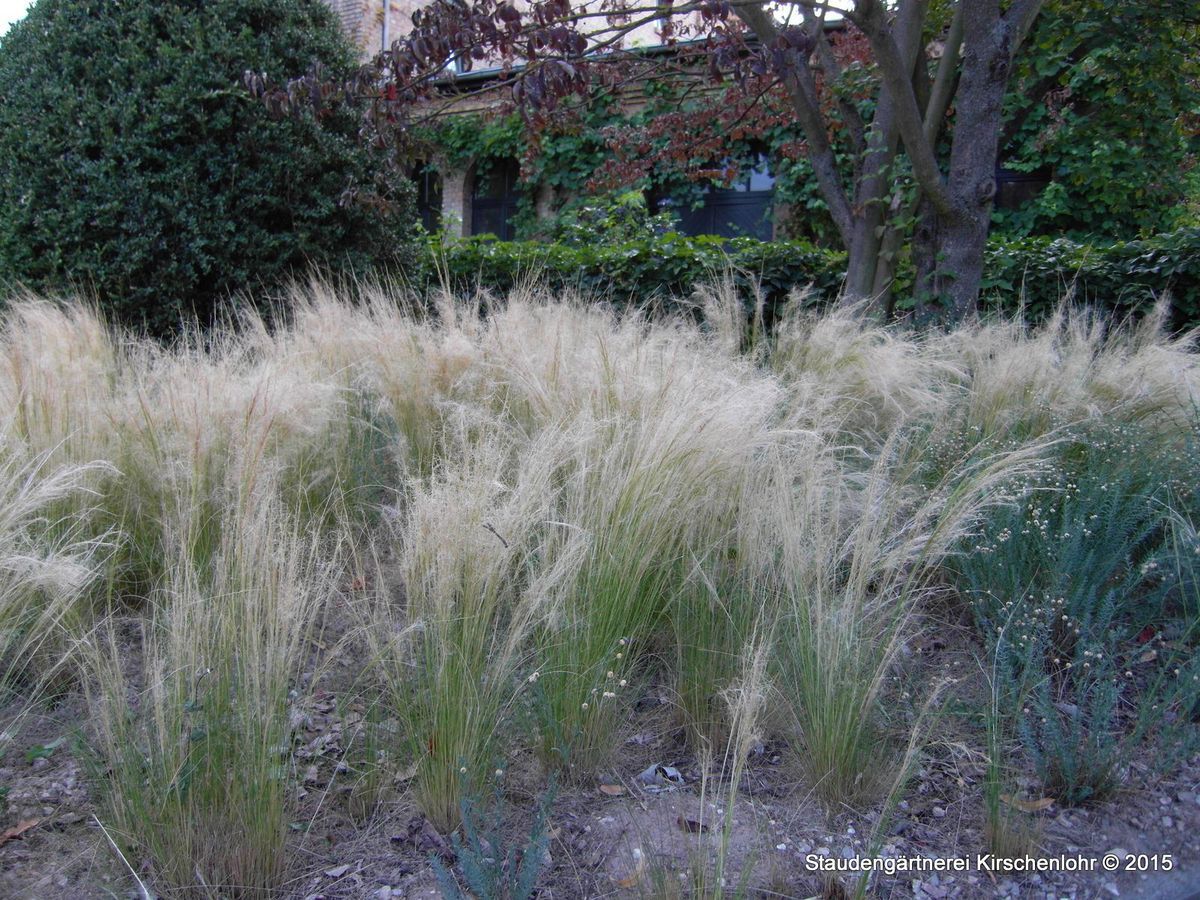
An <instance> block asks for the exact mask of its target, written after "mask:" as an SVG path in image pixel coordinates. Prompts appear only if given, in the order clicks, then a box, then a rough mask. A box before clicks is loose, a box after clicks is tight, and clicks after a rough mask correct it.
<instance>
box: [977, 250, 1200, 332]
mask: <svg viewBox="0 0 1200 900" xmlns="http://www.w3.org/2000/svg"><path fill="white" fill-rule="evenodd" d="M1068 289H1069V290H1071V291H1073V294H1074V298H1075V300H1076V301H1077V302H1080V303H1089V304H1093V305H1096V306H1099V307H1101V308H1105V309H1108V310H1110V311H1112V312H1113V313H1116V314H1118V315H1125V314H1128V313H1130V312H1132V311H1133V310H1134V309H1137V308H1144V307H1145V306H1147V305H1148V304H1151V303H1153V302H1154V300H1155V299H1156V298H1157V297H1158V296H1159V295H1161V294H1162V293H1164V292H1166V293H1169V294H1170V297H1171V306H1172V309H1173V311H1174V324H1175V325H1176V327H1179V328H1184V327H1193V326H1196V325H1200V228H1181V229H1179V230H1178V231H1173V232H1170V233H1168V234H1158V235H1154V236H1153V237H1149V238H1146V239H1145V240H1137V241H1121V242H1117V243H1114V244H1109V245H1097V246H1091V245H1088V244H1079V243H1075V242H1074V241H1070V240H1067V239H1066V238H1058V239H1050V238H1019V239H1015V240H1009V239H1004V238H999V237H993V238H992V239H991V241H989V243H988V249H987V256H986V262H985V264H984V278H983V289H982V297H983V305H984V306H987V305H989V300H990V301H991V302H992V303H993V304H995V303H998V305H999V306H1001V307H1002V308H1005V309H1013V308H1015V306H1016V304H1017V303H1018V302H1020V300H1021V299H1023V300H1024V304H1025V309H1026V315H1027V316H1028V317H1029V318H1031V319H1039V318H1042V317H1044V316H1045V315H1046V314H1048V313H1049V312H1051V311H1052V310H1053V309H1054V307H1055V306H1056V305H1057V304H1058V302H1059V300H1060V299H1062V297H1063V295H1064V294H1065V293H1066V292H1067V291H1068Z"/></svg>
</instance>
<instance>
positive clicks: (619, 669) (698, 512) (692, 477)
mask: <svg viewBox="0 0 1200 900" xmlns="http://www.w3.org/2000/svg"><path fill="white" fill-rule="evenodd" d="M707 352H708V351H707V350H706V349H703V348H701V349H700V350H697V351H694V352H693V353H692V359H688V358H687V355H685V353H684V352H683V351H681V350H679V349H677V350H676V356H677V357H682V360H681V361H682V362H683V365H682V366H676V365H671V366H670V368H664V367H663V363H662V362H661V361H659V362H657V363H654V362H650V361H642V360H640V359H639V358H638V357H637V356H635V357H634V358H633V368H634V373H633V377H632V378H626V377H625V373H624V371H623V368H622V367H621V365H619V364H618V363H617V362H616V359H615V358H614V360H613V361H612V364H611V365H609V366H608V367H607V373H606V375H605V376H604V381H603V382H602V385H603V387H602V388H601V390H602V391H603V392H602V393H599V394H598V396H596V395H594V398H593V401H592V403H593V405H594V411H586V412H581V413H580V414H578V415H577V416H576V417H575V418H574V419H573V420H572V421H571V423H570V425H569V427H568V428H567V429H566V430H565V431H564V439H565V443H564V448H563V451H562V456H561V458H560V465H561V469H560V477H561V481H560V484H561V487H560V489H559V491H558V494H557V496H556V508H555V512H554V517H555V519H556V521H558V522H560V523H563V525H562V526H560V533H561V539H560V540H559V541H557V542H556V543H555V544H553V545H552V546H551V547H550V548H549V551H548V555H547V559H551V560H552V559H553V558H554V556H555V555H556V554H557V553H559V552H567V553H570V554H575V553H579V552H582V553H583V556H584V559H583V561H582V563H581V565H580V566H579V568H578V571H577V572H576V573H575V574H574V576H573V577H572V578H571V579H570V583H569V586H567V588H566V590H564V591H563V592H562V593H561V595H560V596H561V602H560V603H558V604H556V605H554V606H553V607H552V608H551V610H550V614H549V615H548V616H547V617H546V619H545V621H544V622H543V625H542V628H541V629H540V633H539V647H540V669H541V672H542V679H541V690H542V695H543V698H544V700H545V703H546V707H545V710H544V712H545V714H546V716H545V726H546V727H545V732H544V735H543V752H544V754H545V755H546V757H547V758H548V759H550V760H552V761H554V762H555V763H556V764H559V765H563V764H565V765H567V766H568V767H574V768H575V771H576V774H577V775H578V774H582V773H583V772H585V771H587V770H589V769H591V768H592V767H593V766H594V765H596V764H597V763H598V762H599V761H601V760H602V759H603V758H604V757H605V756H606V755H607V753H608V752H609V751H610V750H611V747H612V744H613V741H614V738H615V732H616V729H617V727H618V725H619V723H620V721H621V719H622V715H623V713H622V707H623V702H624V701H623V698H622V694H623V693H628V692H627V691H623V689H624V687H625V684H623V682H626V683H627V682H628V681H629V678H630V675H631V672H632V665H633V663H634V662H635V660H636V659H637V657H638V654H639V653H640V652H641V651H643V650H644V649H645V648H646V646H647V645H648V642H649V641H651V640H652V639H654V637H655V635H656V633H657V632H658V630H659V629H660V628H661V626H662V624H663V616H664V614H665V613H666V611H667V608H668V606H669V604H670V598H671V597H672V596H673V595H674V594H675V593H676V592H677V591H679V590H681V589H682V588H683V586H684V584H685V583H686V582H687V580H688V579H689V575H690V572H691V570H692V567H693V560H694V559H696V558H705V557H707V556H708V555H709V553H710V551H711V550H712V549H713V547H714V546H715V545H716V544H717V543H718V542H719V541H720V539H721V538H722V537H723V536H724V535H725V533H726V532H727V531H728V528H729V525H728V523H729V522H731V521H732V520H733V517H734V515H735V513H736V510H737V506H738V501H739V495H740V491H741V488H742V484H743V477H744V472H745V470H746V469H747V468H748V467H751V466H753V465H754V462H755V459H756V455H757V453H758V451H759V450H760V449H761V448H762V446H763V445H764V444H765V443H766V442H767V441H768V440H769V439H770V422H771V416H772V414H773V411H774V408H775V404H776V399H777V388H776V386H775V385H774V384H772V383H771V382H770V381H768V380H765V379H758V378H749V377H746V378H731V377H729V376H716V377H714V374H713V373H712V369H711V368H710V369H709V374H708V375H707V377H705V376H703V375H701V373H700V372H699V371H695V369H696V368H698V367H695V361H698V360H700V359H704V358H706V356H705V355H703V354H705V353H707ZM707 358H709V359H711V357H707ZM660 359H661V358H660ZM671 362H672V363H674V362H675V360H674V359H672V360H671ZM689 364H690V365H689ZM639 369H640V371H639ZM655 369H657V371H655ZM693 371H695V374H696V376H697V377H695V378H691V377H689V376H691V375H692V374H693ZM651 372H653V373H654V374H655V376H656V377H655V379H654V380H653V381H650V380H649V379H648V378H647V376H648V375H649V374H650V373H651ZM635 379H636V381H635ZM631 381H632V382H634V383H632V384H631V383H630V382H631ZM646 382H648V383H646ZM580 544H582V545H583V546H584V548H585V549H583V550H582V551H580V549H579V545H580Z"/></svg>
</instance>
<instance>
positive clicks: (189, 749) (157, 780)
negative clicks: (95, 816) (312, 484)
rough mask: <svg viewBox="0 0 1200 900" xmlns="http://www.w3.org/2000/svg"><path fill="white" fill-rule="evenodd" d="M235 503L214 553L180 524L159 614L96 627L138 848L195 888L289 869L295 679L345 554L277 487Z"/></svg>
mask: <svg viewBox="0 0 1200 900" xmlns="http://www.w3.org/2000/svg"><path fill="white" fill-rule="evenodd" d="M264 487H265V486H264ZM222 512H223V518H222V521H221V528H220V536H219V538H218V540H217V541H216V543H215V545H214V547H213V553H212V555H211V556H210V557H209V558H208V559H207V560H205V562H204V564H203V565H198V564H197V562H196V559H195V557H194V556H193V555H192V554H190V553H188V552H187V550H186V548H187V547H189V546H191V545H192V544H193V541H192V540H191V539H190V537H189V536H188V535H187V534H182V535H179V536H178V540H176V541H175V542H173V543H174V546H175V547H177V548H179V549H178V550H177V555H176V556H175V558H174V559H173V560H172V561H171V562H170V563H169V565H168V566H167V568H166V571H165V575H164V578H163V580H162V582H161V583H160V585H159V587H158V589H157V590H156V591H155V592H154V594H153V595H152V597H151V598H150V604H151V605H150V609H149V611H148V615H147V616H146V617H145V618H144V619H143V620H142V621H140V622H136V621H129V620H125V619H122V618H118V617H113V618H111V619H109V620H107V621H106V622H105V623H104V625H103V627H102V628H101V629H100V630H99V631H97V632H96V633H94V634H93V635H91V636H90V637H89V638H88V640H87V644H86V647H85V651H84V652H85V654H86V657H87V662H88V668H89V677H88V678H87V679H86V680H85V682H84V684H85V686H86V689H87V691H88V694H89V700H90V706H91V708H92V709H93V710H94V711H95V721H94V725H95V728H96V732H97V733H96V738H95V746H94V749H95V756H96V759H95V762H96V765H97V766H98V767H99V768H100V769H101V770H102V771H103V772H104V773H105V774H104V777H103V778H101V779H100V780H99V782H98V783H99V785H100V786H101V792H102V799H103V805H102V812H101V816H102V817H103V820H104V822H105V824H106V826H107V827H108V828H109V831H110V832H111V833H112V834H113V835H114V836H115V837H116V839H117V840H118V842H119V843H120V844H121V846H122V848H123V850H124V852H125V853H126V855H127V856H128V857H129V858H132V859H146V860H149V863H150V867H151V869H152V872H153V875H154V878H155V881H156V882H158V883H161V884H162V885H163V886H164V887H166V888H169V889H171V890H173V891H175V892H178V893H179V894H182V895H191V896H200V897H226V896H243V897H253V896H267V895H269V894H270V893H271V892H273V891H277V890H278V889H279V888H280V886H281V884H282V883H283V879H284V877H285V874H286V871H287V860H286V857H285V854H284V844H285V839H286V836H287V825H288V822H289V821H291V818H290V811H291V804H292V802H293V797H294V791H293V785H294V778H293V775H294V773H293V771H292V766H291V763H290V760H289V752H290V750H291V726H290V717H289V691H290V690H291V689H292V688H293V687H294V686H295V685H296V684H298V681H299V675H300V671H299V667H300V665H301V664H302V657H303V650H304V648H305V643H306V640H307V638H308V634H309V629H310V627H311V625H312V623H313V621H314V618H315V616H316V614H317V612H318V610H319V608H320V607H321V605H322V604H323V603H324V602H325V601H326V600H327V598H328V596H329V594H330V592H331V589H332V581H331V568H330V566H329V565H328V564H327V563H324V562H322V561H321V559H322V556H324V555H325V553H324V552H323V551H322V549H321V547H320V544H319V542H318V541H317V540H315V539H313V538H311V537H308V536H306V535H305V534H304V532H303V531H301V530H299V529H298V528H297V526H296V525H295V524H293V523H291V522H289V521H288V520H287V518H286V516H285V515H284V513H283V510H282V509H281V508H280V506H279V504H278V503H277V502H272V501H271V499H270V495H269V494H268V495H267V496H262V495H247V496H245V497H243V498H240V502H239V503H237V504H235V505H232V506H231V507H227V508H226V509H224V510H222ZM131 644H132V646H130V645H131ZM139 659H140V661H141V665H140V667H139V666H137V665H136V664H135V662H134V661H137V660H139Z"/></svg>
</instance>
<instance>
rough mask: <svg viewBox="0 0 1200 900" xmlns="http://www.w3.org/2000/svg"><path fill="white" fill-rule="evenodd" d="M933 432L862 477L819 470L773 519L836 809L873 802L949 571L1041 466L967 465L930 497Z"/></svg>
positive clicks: (781, 579)
mask: <svg viewBox="0 0 1200 900" xmlns="http://www.w3.org/2000/svg"><path fill="white" fill-rule="evenodd" d="M925 449H926V440H925V437H924V432H923V430H916V431H915V432H914V431H906V430H900V431H897V432H895V433H894V434H893V435H892V436H891V437H890V438H889V440H888V442H887V443H886V444H885V445H884V446H883V448H882V449H881V452H880V454H879V456H878V457H877V458H876V460H875V461H874V463H873V464H872V466H871V468H870V469H869V470H868V471H867V472H866V473H865V474H864V475H863V476H862V477H861V478H847V477H846V476H845V473H844V472H842V471H840V470H839V468H838V467H836V466H834V465H831V464H830V463H829V462H828V461H826V462H825V463H824V464H823V465H822V466H820V467H818V466H816V465H815V464H809V469H808V470H807V471H806V472H805V473H804V475H805V477H804V478H802V479H801V480H800V481H799V483H797V485H796V487H795V489H794V490H793V491H792V492H791V493H790V494H784V493H781V494H780V495H779V500H778V508H777V509H776V510H775V511H774V512H773V515H774V516H775V517H776V521H777V522H779V527H778V534H779V539H780V541H781V544H782V555H781V560H780V565H779V570H778V572H777V575H776V577H777V579H778V582H777V584H778V587H777V589H778V590H779V591H780V592H781V594H782V596H783V598H784V600H783V602H784V612H783V613H782V621H781V624H780V627H779V641H778V642H777V645H776V656H775V664H776V666H777V672H778V674H777V679H778V683H779V686H780V690H781V693H782V694H783V696H784V697H785V698H787V700H788V701H789V704H790V706H791V711H792V713H793V715H794V717H795V723H796V724H795V727H796V734H797V738H798V740H799V742H800V746H801V748H802V761H803V765H804V766H805V767H806V768H807V769H808V774H809V777H810V778H811V780H812V782H813V789H814V791H815V792H816V794H817V795H818V796H819V797H821V798H822V799H823V800H824V801H825V802H826V803H828V804H830V805H839V804H843V803H851V804H853V803H856V802H860V801H862V800H865V799H866V798H868V797H871V796H872V795H873V794H874V793H875V792H876V791H877V789H878V788H879V787H880V785H878V784H876V783H874V782H873V777H872V774H873V773H878V772H879V771H880V767H879V765H878V763H879V759H880V754H881V753H885V752H886V750H887V747H886V742H885V740H884V734H883V730H882V729H881V727H880V724H881V717H880V709H879V701H880V698H881V696H882V693H883V689H884V686H885V683H886V680H887V676H888V675H889V674H890V673H891V672H892V670H893V668H894V665H895V663H896V660H897V656H898V654H899V651H900V648H901V646H902V643H903V642H904V640H906V639H907V638H908V637H909V635H910V631H911V625H912V621H913V616H914V613H915V611H916V609H917V605H918V603H920V602H921V601H922V600H924V599H926V598H927V597H928V595H929V594H930V593H931V592H932V591H933V590H934V586H933V579H934V576H935V574H936V572H937V571H938V565H939V564H940V563H941V561H942V560H943V559H944V558H945V557H946V556H947V554H949V553H950V552H951V551H952V550H953V549H954V546H955V544H956V542H957V541H958V540H959V539H960V538H961V537H962V536H963V535H964V534H966V533H969V532H970V531H971V530H973V529H974V528H976V527H977V525H978V522H979V518H980V515H981V512H982V511H983V510H984V509H986V508H987V507H988V506H989V505H991V504H995V503H999V502H1006V500H1007V495H1006V494H1004V492H1003V491H1002V490H1001V489H1002V488H1003V486H1004V485H1005V484H1007V483H1008V482H1009V481H1010V480H1011V479H1012V477H1013V476H1014V475H1017V474H1020V473H1021V472H1023V471H1027V470H1028V469H1030V468H1031V467H1036V466H1038V465H1039V462H1040V454H1042V453H1043V452H1044V450H1045V448H1044V447H1043V446H1040V445H1037V444H1031V445H1029V446H1026V447H1023V448H1020V449H1018V450H1015V451H1010V452H1007V453H997V454H993V455H991V456H987V457H984V458H982V459H979V458H976V459H964V460H962V462H961V463H960V465H958V466H956V467H953V471H952V473H951V475H949V476H947V477H946V478H945V479H943V481H942V482H941V483H939V484H936V485H934V486H933V487H932V488H931V489H930V490H928V491H924V490H919V489H918V487H917V484H916V479H915V473H916V472H917V471H918V470H919V468H920V467H921V460H922V457H923V455H924V453H925Z"/></svg>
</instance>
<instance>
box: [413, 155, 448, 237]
mask: <svg viewBox="0 0 1200 900" xmlns="http://www.w3.org/2000/svg"><path fill="white" fill-rule="evenodd" d="M413 180H414V181H416V183H417V212H418V213H419V214H420V216H421V224H422V225H424V226H425V230H426V231H428V232H430V233H431V234H432V233H433V232H435V231H437V230H438V229H439V228H441V227H442V176H441V175H439V174H438V170H437V169H435V168H434V167H433V166H431V165H429V164H428V163H421V164H420V165H419V166H417V168H416V171H415V172H413Z"/></svg>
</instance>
